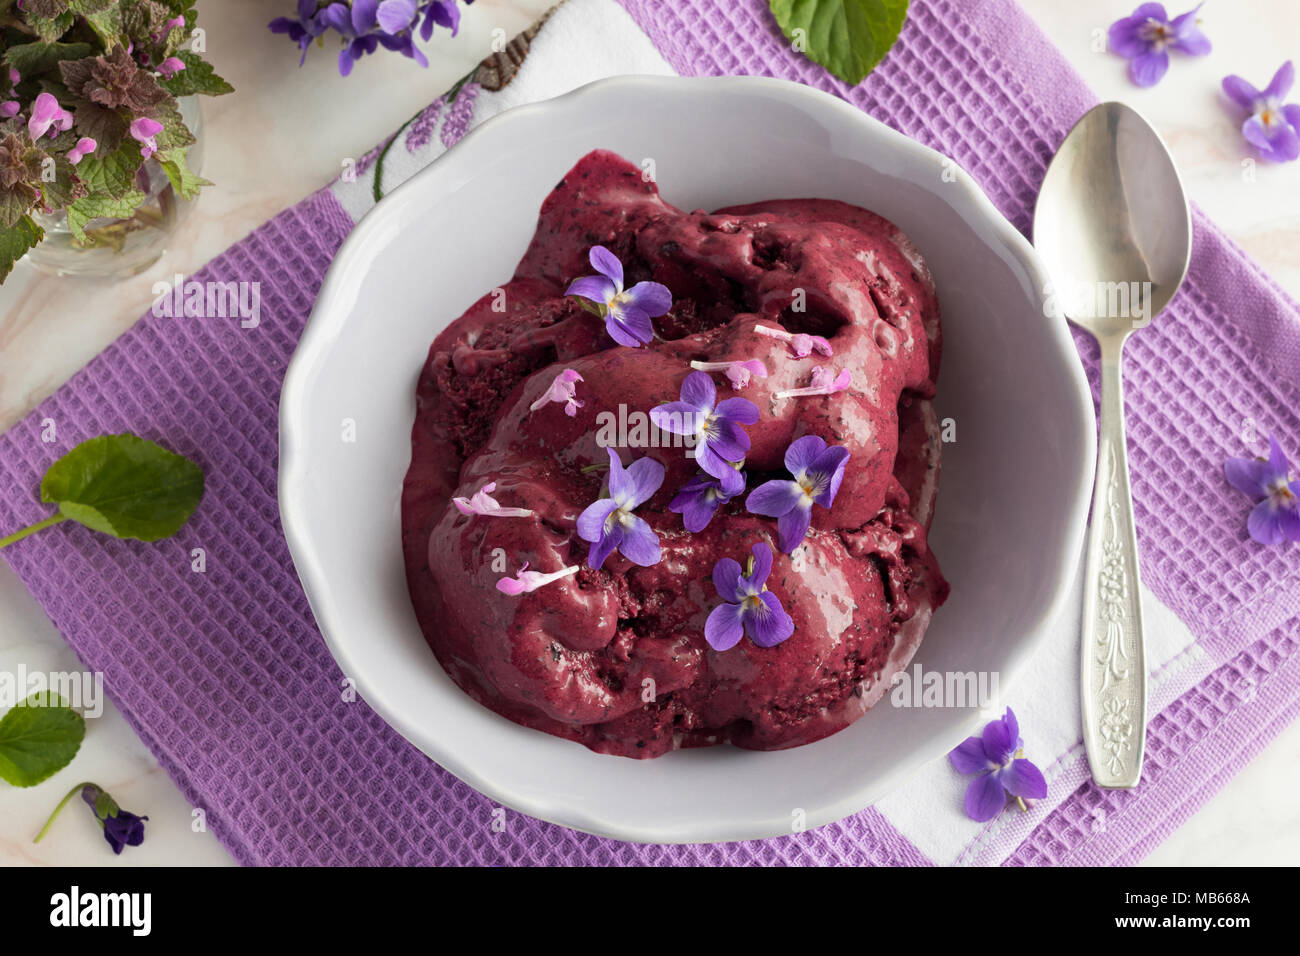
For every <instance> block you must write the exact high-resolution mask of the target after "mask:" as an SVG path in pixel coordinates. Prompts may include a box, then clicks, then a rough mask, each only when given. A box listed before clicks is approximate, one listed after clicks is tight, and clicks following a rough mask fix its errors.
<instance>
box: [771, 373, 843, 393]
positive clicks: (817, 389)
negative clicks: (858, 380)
mask: <svg viewBox="0 0 1300 956" xmlns="http://www.w3.org/2000/svg"><path fill="white" fill-rule="evenodd" d="M810 378H811V381H810V382H809V383H808V384H807V385H806V386H804V387H803V388H787V389H784V390H782V391H779V392H777V393H776V395H775V397H776V398H799V397H801V396H804V395H834V394H835V393H836V392H842V391H844V390H845V389H846V388H848V387H849V385H850V384H852V382H853V375H852V374H851V373H850V372H849V370H848V369H847V368H846V369H843V370H841V371H840V374H839V375H836V374H835V369H833V368H831V367H830V366H829V365H818V366H817V367H816V368H815V369H813V370H812V375H811V376H810Z"/></svg>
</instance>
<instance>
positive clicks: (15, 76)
mask: <svg viewBox="0 0 1300 956" xmlns="http://www.w3.org/2000/svg"><path fill="white" fill-rule="evenodd" d="M22 78H23V75H22V74H21V73H19V72H18V71H17V70H15V69H14V68H13V67H12V66H11V67H9V82H10V84H12V85H13V86H17V85H18V83H19V81H21V80H22Z"/></svg>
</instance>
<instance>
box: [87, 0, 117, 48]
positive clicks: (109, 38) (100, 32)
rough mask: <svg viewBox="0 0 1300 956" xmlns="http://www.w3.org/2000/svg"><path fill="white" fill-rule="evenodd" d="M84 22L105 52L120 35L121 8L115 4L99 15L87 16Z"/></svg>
mask: <svg viewBox="0 0 1300 956" xmlns="http://www.w3.org/2000/svg"><path fill="white" fill-rule="evenodd" d="M86 22H87V23H88V24H90V28H91V29H92V30H94V31H95V35H96V36H97V37H99V42H100V43H102V44H104V49H105V50H107V49H108V48H109V47H111V46H112V45H113V44H114V43H116V42H117V39H118V37H119V36H121V34H122V8H121V7H120V6H118V5H117V4H116V3H115V4H113V5H112V6H110V7H108V8H107V9H105V10H102V11H100V12H99V13H91V14H88V15H87V16H86Z"/></svg>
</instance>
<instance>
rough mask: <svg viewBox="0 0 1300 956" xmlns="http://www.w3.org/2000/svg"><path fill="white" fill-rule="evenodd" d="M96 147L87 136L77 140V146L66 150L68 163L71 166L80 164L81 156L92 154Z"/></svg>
mask: <svg viewBox="0 0 1300 956" xmlns="http://www.w3.org/2000/svg"><path fill="white" fill-rule="evenodd" d="M98 145H99V144H98V143H96V142H95V141H94V140H93V139H91V138H90V137H89V136H83V137H81V139H79V140H77V145H76V146H73V147H72V149H70V150H68V162H70V163H71V164H72V165H73V166H75V165H77V163H79V162H81V159H82V157H83V156H86V155H88V154H90V153H93V152H94V151H95V148H96V147H97V146H98Z"/></svg>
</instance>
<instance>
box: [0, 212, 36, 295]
mask: <svg viewBox="0 0 1300 956" xmlns="http://www.w3.org/2000/svg"><path fill="white" fill-rule="evenodd" d="M44 238H45V230H44V229H42V228H41V227H40V226H38V225H36V223H35V222H33V221H32V217H31V216H23V217H22V218H21V219H19V220H18V224H17V225H16V226H14V227H13V228H12V229H0V282H4V281H5V279H6V278H7V277H8V275H9V273H10V272H11V271H13V267H14V263H15V262H17V261H18V260H19V259H21V258H22V257H23V256H25V255H27V251H28V250H29V249H31V248H32V247H33V246H35V245H36V244H37V243H38V242H40V241H41V240H42V239H44Z"/></svg>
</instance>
